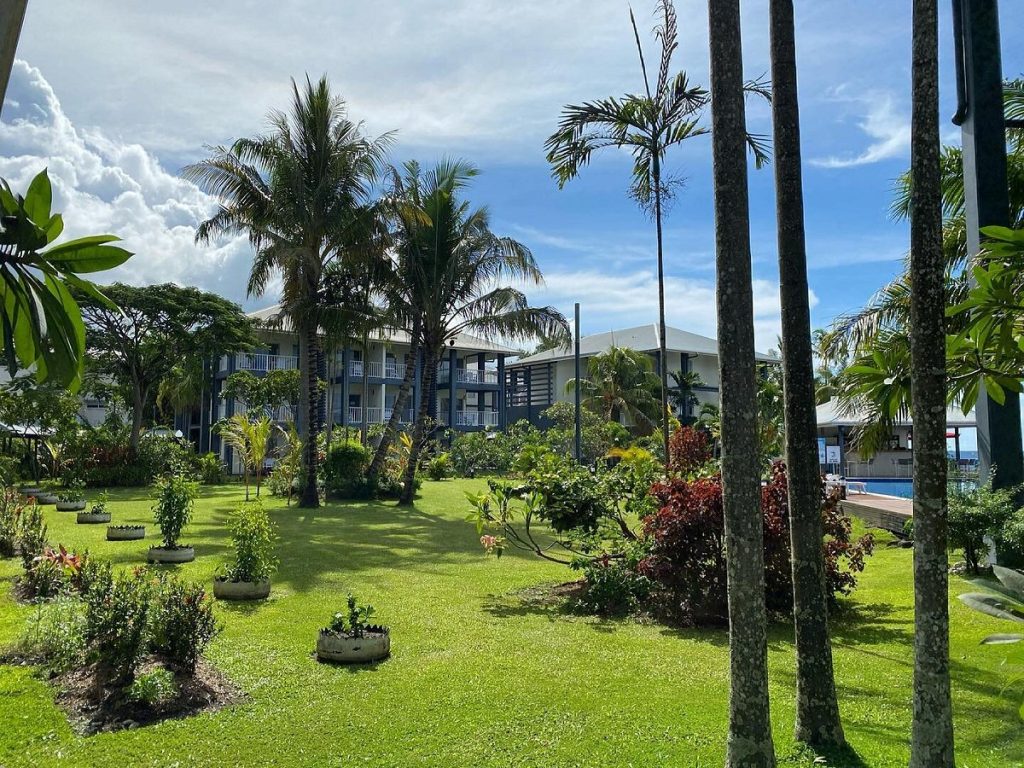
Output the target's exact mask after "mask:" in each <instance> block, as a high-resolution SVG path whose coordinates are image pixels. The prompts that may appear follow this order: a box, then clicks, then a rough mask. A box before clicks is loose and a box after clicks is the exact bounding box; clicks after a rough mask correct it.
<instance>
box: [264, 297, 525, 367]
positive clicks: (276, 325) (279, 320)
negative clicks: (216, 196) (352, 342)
mask: <svg viewBox="0 0 1024 768" xmlns="http://www.w3.org/2000/svg"><path fill="white" fill-rule="evenodd" d="M246 316H247V317H249V318H250V319H252V320H255V321H256V323H257V324H259V325H261V326H264V327H267V328H272V329H273V330H280V331H281V332H283V333H294V332H295V331H294V329H293V328H292V324H291V321H290V320H289V319H288V318H287V317H281V305H280V304H274V305H272V306H269V307H265V308H264V309H258V310H256V311H255V312H249V313H247V315H246ZM370 338H371V339H372V340H373V341H382V342H391V343H393V344H408V343H409V334H408V333H406V332H405V331H390V330H387V329H384V328H380V329H378V330H376V331H375V332H372V333H371V334H370ZM455 349H459V350H462V351H469V352H496V353H501V354H506V355H514V354H516V352H517V350H515V349H512V348H511V347H506V346H504V345H502V344H497V343H495V342H493V341H488V340H487V339H482V338H480V337H479V336H473V335H472V334H469V333H460V334H459V335H458V336H456V337H455Z"/></svg>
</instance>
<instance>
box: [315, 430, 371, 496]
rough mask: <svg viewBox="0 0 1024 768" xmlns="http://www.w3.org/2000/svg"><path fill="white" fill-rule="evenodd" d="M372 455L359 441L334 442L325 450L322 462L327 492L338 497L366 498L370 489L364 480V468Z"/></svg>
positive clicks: (367, 465) (369, 494) (368, 464)
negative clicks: (325, 455) (325, 458)
mask: <svg viewBox="0 0 1024 768" xmlns="http://www.w3.org/2000/svg"><path fill="white" fill-rule="evenodd" d="M372 458H373V455H372V454H371V453H370V449H369V448H367V447H366V446H365V445H362V444H361V443H357V442H352V441H348V440H346V441H344V442H340V443H336V444H335V445H332V446H331V447H330V450H329V451H328V452H327V460H326V461H325V462H324V487H325V488H326V490H327V493H328V494H329V495H331V496H333V497H335V498H339V499H353V498H367V497H369V496H372V495H373V494H372V490H373V489H371V488H370V487H369V486H368V484H367V480H366V470H367V468H369V466H370V461H371V459H372Z"/></svg>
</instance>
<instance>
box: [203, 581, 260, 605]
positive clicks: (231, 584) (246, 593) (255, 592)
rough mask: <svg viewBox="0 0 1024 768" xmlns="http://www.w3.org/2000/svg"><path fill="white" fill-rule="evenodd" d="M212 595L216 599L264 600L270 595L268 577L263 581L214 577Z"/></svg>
mask: <svg viewBox="0 0 1024 768" xmlns="http://www.w3.org/2000/svg"><path fill="white" fill-rule="evenodd" d="M213 596H214V597H216V598H217V599H218V600H266V599H267V598H268V597H270V579H264V580H263V581H228V580H227V579H214V580H213Z"/></svg>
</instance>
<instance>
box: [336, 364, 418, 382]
mask: <svg viewBox="0 0 1024 768" xmlns="http://www.w3.org/2000/svg"><path fill="white" fill-rule="evenodd" d="M363 366H366V375H367V376H369V377H370V378H371V379H383V378H388V379H403V378H405V366H404V365H402V364H401V363H394V362H391V361H388V362H387V363H382V362H381V361H380V360H369V361H364V360H352V361H351V362H349V364H348V375H349V378H351V379H361V378H362V377H363Z"/></svg>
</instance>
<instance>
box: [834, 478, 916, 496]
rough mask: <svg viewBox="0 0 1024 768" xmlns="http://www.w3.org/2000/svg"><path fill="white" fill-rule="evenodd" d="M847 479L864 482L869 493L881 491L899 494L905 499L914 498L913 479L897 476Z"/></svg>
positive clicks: (891, 494)
mask: <svg viewBox="0 0 1024 768" xmlns="http://www.w3.org/2000/svg"><path fill="white" fill-rule="evenodd" d="M847 480H854V481H856V482H859V483H864V485H865V486H866V487H867V489H868V493H880V494H882V495H883V496H899V497H901V498H904V499H912V498H914V483H913V481H911V480H903V479H897V478H893V479H885V478H883V479H879V478H877V477H875V478H871V477H865V478H860V477H848V478H847Z"/></svg>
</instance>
